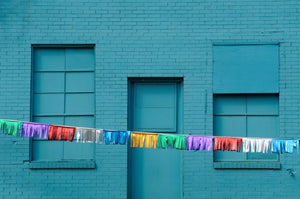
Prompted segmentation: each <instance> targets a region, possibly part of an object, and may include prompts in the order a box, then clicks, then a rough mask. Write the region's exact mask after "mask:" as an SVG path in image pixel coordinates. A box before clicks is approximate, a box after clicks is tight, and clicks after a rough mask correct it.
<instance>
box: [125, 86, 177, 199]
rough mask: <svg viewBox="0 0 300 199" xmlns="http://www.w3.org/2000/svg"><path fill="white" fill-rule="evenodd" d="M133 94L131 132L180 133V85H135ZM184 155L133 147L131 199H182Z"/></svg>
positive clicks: (130, 168) (130, 174)
mask: <svg viewBox="0 0 300 199" xmlns="http://www.w3.org/2000/svg"><path fill="white" fill-rule="evenodd" d="M130 91H131V92H130V95H129V96H130V99H129V102H130V104H129V105H130V111H129V126H130V128H131V130H133V131H140V132H163V133H177V132H179V131H180V129H181V115H182V114H181V104H182V103H181V98H180V95H181V88H180V82H160V83H158V82H153V81H152V82H151V81H149V82H131V86H130ZM181 156H182V152H181V151H179V150H175V149H148V148H147V149H146V148H130V147H129V154H128V157H129V159H128V198H130V199H158V198H164V199H180V198H182V197H181V195H182V194H181V193H182V191H181V184H182V183H181V182H182V180H181V178H182V174H181Z"/></svg>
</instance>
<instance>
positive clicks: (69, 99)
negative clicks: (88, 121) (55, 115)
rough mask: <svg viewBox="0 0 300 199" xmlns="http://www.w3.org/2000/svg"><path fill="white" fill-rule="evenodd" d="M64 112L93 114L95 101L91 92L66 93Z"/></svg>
mask: <svg viewBox="0 0 300 199" xmlns="http://www.w3.org/2000/svg"><path fill="white" fill-rule="evenodd" d="M65 96H66V104H65V113H66V114H75V115H76V114H94V112H95V101H94V94H93V93H80V94H66V95H65Z"/></svg>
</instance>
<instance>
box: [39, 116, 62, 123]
mask: <svg viewBox="0 0 300 199" xmlns="http://www.w3.org/2000/svg"><path fill="white" fill-rule="evenodd" d="M33 121H35V122H37V123H43V124H56V125H64V117H62V116H61V117H59V116H55V117H51V116H50V117H49V116H35V117H33Z"/></svg>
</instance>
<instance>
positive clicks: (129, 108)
mask: <svg viewBox="0 0 300 199" xmlns="http://www.w3.org/2000/svg"><path fill="white" fill-rule="evenodd" d="M183 80H184V79H183V77H128V81H127V82H128V83H127V86H128V88H127V90H128V100H127V129H128V130H130V131H131V130H132V128H133V121H132V118H133V112H134V111H133V107H134V106H133V105H132V102H133V99H134V85H135V84H136V83H157V84H159V83H176V85H177V124H176V133H177V134H183V132H184V129H183V87H184V86H183V83H184V81H183ZM129 147H130V146H129V145H128V148H127V152H128V153H127V198H128V193H129V191H128V190H129V186H130V181H131V173H130V168H129V163H130V160H129V158H130V157H129ZM178 152H180V153H181V157H180V165H179V166H180V182H181V186H180V198H181V199H182V198H183V186H184V184H183V152H182V151H179V150H178Z"/></svg>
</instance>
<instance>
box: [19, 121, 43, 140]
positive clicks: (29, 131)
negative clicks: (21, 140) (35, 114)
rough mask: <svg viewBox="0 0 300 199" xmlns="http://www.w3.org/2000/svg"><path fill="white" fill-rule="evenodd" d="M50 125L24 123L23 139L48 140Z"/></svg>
mask: <svg viewBox="0 0 300 199" xmlns="http://www.w3.org/2000/svg"><path fill="white" fill-rule="evenodd" d="M48 127H49V125H48V124H37V123H30V122H22V131H21V137H34V136H36V137H38V138H44V139H48Z"/></svg>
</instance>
